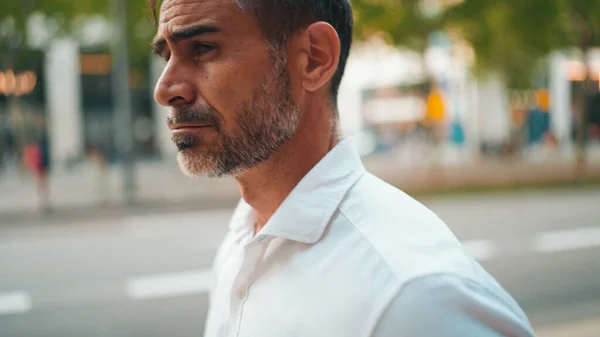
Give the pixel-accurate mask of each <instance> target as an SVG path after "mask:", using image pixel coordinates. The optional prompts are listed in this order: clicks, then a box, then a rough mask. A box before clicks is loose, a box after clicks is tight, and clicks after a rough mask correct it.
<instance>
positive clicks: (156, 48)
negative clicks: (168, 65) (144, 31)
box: [152, 24, 221, 55]
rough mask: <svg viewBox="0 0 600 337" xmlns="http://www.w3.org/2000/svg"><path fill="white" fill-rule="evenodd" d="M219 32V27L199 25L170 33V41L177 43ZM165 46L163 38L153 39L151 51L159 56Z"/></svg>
mask: <svg viewBox="0 0 600 337" xmlns="http://www.w3.org/2000/svg"><path fill="white" fill-rule="evenodd" d="M220 31H221V29H220V28H219V27H216V26H210V25H204V24H200V25H194V26H189V27H185V28H183V29H180V30H177V31H174V32H172V33H171V36H170V39H171V40H172V41H173V42H175V43H178V42H181V41H184V40H188V39H191V38H193V37H196V36H198V35H202V34H210V33H218V32H220ZM166 46H167V40H166V39H165V38H164V37H156V38H154V41H153V42H152V49H153V52H154V54H156V55H161V54H162V53H163V51H164V49H165V48H166Z"/></svg>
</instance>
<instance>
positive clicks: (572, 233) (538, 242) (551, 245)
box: [533, 227, 600, 253]
mask: <svg viewBox="0 0 600 337" xmlns="http://www.w3.org/2000/svg"><path fill="white" fill-rule="evenodd" d="M598 246H600V227H590V228H578V229H569V230H560V231H552V232H544V233H538V234H536V235H535V237H534V239H533V250H534V251H536V252H541V253H554V252H564V251H569V250H578V249H584V248H592V247H598Z"/></svg>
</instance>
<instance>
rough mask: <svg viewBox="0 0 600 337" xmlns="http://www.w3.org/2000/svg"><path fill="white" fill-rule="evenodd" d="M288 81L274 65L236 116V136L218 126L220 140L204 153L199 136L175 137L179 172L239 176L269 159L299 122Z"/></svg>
mask: <svg viewBox="0 0 600 337" xmlns="http://www.w3.org/2000/svg"><path fill="white" fill-rule="evenodd" d="M279 62H281V61H279ZM290 82H291V79H290V76H289V73H288V72H287V70H286V68H285V65H284V64H281V63H280V64H279V65H277V64H276V65H275V66H274V67H273V71H272V73H271V75H270V76H267V77H266V78H265V79H264V80H263V82H262V84H261V86H260V87H259V88H257V89H256V90H255V92H254V94H253V99H252V101H250V102H247V103H246V104H244V107H243V108H242V109H241V111H240V112H239V113H238V114H237V115H236V123H235V124H236V128H235V131H234V132H235V133H233V132H232V133H231V134H226V133H225V132H224V131H222V130H220V128H218V127H217V128H216V130H217V132H218V133H219V136H220V139H219V140H218V141H217V142H218V143H217V144H214V145H213V144H211V145H210V146H209V145H207V149H206V150H201V149H200V148H199V145H201V143H202V141H203V140H202V139H201V137H197V136H194V135H181V136H177V137H174V138H173V141H174V143H175V144H176V146H177V147H178V149H179V153H178V156H177V161H178V163H179V166H180V168H181V170H182V171H183V172H184V173H185V174H186V175H187V176H189V177H193V178H199V177H203V176H206V177H210V178H219V177H224V176H239V175H242V174H243V173H244V172H246V171H247V170H249V169H251V168H253V167H255V166H256V165H258V164H260V163H262V162H264V161H266V160H267V159H269V157H270V156H271V155H272V154H273V153H275V152H276V151H277V150H279V149H280V148H281V146H282V145H284V144H285V143H286V142H287V141H289V140H290V139H291V138H292V137H293V136H294V134H295V133H296V131H297V129H298V124H299V122H300V109H299V107H298V106H297V104H296V103H295V102H294V100H293V98H292V96H291V92H290V84H291V83H290Z"/></svg>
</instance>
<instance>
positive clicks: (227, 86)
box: [198, 57, 270, 129]
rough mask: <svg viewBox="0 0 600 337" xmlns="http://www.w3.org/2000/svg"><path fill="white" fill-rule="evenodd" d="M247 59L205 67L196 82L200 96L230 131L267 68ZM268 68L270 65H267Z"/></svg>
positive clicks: (236, 59)
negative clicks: (219, 115)
mask: <svg viewBox="0 0 600 337" xmlns="http://www.w3.org/2000/svg"><path fill="white" fill-rule="evenodd" d="M261 63H263V62H254V63H253V62H251V61H250V60H248V59H244V58H243V57H241V60H240V58H231V59H228V60H223V61H219V62H214V63H212V64H210V65H207V66H206V67H205V69H204V71H203V72H202V74H201V78H200V79H199V80H198V87H199V88H200V92H201V96H202V98H203V99H204V100H205V101H206V103H208V104H210V105H211V106H213V107H214V108H215V109H216V110H217V111H218V112H219V113H220V114H221V117H222V118H223V119H224V121H225V124H226V125H225V126H224V128H225V129H231V128H232V124H233V125H234V123H233V122H234V121H235V119H236V115H237V114H238V113H239V112H240V111H241V110H242V109H243V108H244V106H247V105H251V103H252V101H253V100H254V99H255V97H254V94H255V92H256V91H257V89H258V88H259V86H260V85H262V82H263V80H264V78H265V77H266V76H267V75H268V74H269V72H270V68H269V67H268V66H265V65H260V64H261ZM268 64H270V63H268Z"/></svg>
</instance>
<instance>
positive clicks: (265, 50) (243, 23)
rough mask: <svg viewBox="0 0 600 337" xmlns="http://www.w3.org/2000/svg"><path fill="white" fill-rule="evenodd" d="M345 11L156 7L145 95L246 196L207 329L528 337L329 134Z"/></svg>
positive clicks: (221, 259)
mask: <svg viewBox="0 0 600 337" xmlns="http://www.w3.org/2000/svg"><path fill="white" fill-rule="evenodd" d="M151 2H152V1H151ZM151 5H152V6H153V8H156V6H158V4H156V3H151ZM352 24H353V21H352V14H351V7H350V4H349V3H348V1H347V0H237V1H236V0H165V1H164V2H163V3H162V5H161V7H160V12H159V13H158V33H157V36H156V38H155V40H154V49H155V52H156V54H158V55H159V56H161V57H162V58H164V59H165V61H166V66H165V69H164V72H163V74H162V76H161V78H160V80H159V82H158V84H157V86H156V92H155V97H156V100H157V101H158V102H159V103H160V104H162V105H165V106H169V107H171V108H172V112H171V114H170V115H169V117H168V124H169V127H170V128H171V129H172V130H173V131H172V139H173V141H174V143H175V145H176V146H177V147H178V149H179V154H178V161H179V164H180V166H181V168H182V170H183V171H184V172H185V173H186V174H187V175H189V176H191V177H200V176H209V177H221V176H233V177H235V179H236V180H237V181H238V183H239V187H240V191H241V194H242V200H241V201H240V203H239V206H238V207H237V209H236V211H235V213H234V215H233V219H232V220H231V224H230V232H229V233H228V235H227V237H226V238H225V241H224V242H223V244H222V246H221V248H220V249H219V251H218V252H217V257H216V259H215V275H216V280H215V281H216V282H215V287H214V289H213V291H212V293H211V308H210V313H209V317H208V320H207V325H206V334H205V336H207V337H217V336H240V337H246V336H247V337H281V336H324V337H325V336H326V337H330V336H345V337H349V336H356V337H359V336H360V337H363V336H365V337H366V336H377V337H382V336H386V337H387V336H412V337H414V336H531V335H532V334H533V333H532V331H531V328H530V326H529V323H528V321H527V318H526V317H525V315H524V314H523V312H522V311H521V309H520V308H519V306H518V305H517V304H516V303H515V302H514V301H513V299H512V298H511V297H510V296H509V295H508V294H506V293H505V292H504V291H503V290H502V288H501V287H500V286H499V285H498V284H497V283H496V282H495V281H494V280H493V279H492V278H491V277H490V276H489V275H488V274H487V273H486V272H485V271H484V270H483V269H482V268H481V267H480V266H479V265H478V264H477V263H476V262H475V261H474V260H473V259H472V258H471V257H469V256H468V255H467V254H466V253H465V252H464V251H463V249H462V248H461V246H460V244H459V242H458V240H457V239H456V238H455V237H454V236H453V235H452V233H451V232H450V231H449V229H448V228H447V227H446V226H445V224H444V223H443V222H442V221H441V220H439V219H438V218H437V217H436V216H435V215H434V214H433V213H432V212H430V211H429V210H427V209H426V208H425V207H424V206H422V205H421V204H419V203H418V202H417V201H415V200H413V199H412V198H410V197H409V196H407V195H406V194H404V193H402V192H401V191H399V190H397V189H395V188H394V187H392V186H389V185H387V184H386V183H384V182H383V181H381V180H378V179H377V178H376V177H374V176H373V175H371V174H369V173H366V172H365V169H364V167H363V166H362V164H361V161H360V157H359V155H358V153H357V151H356V149H355V148H354V146H353V145H352V143H351V142H350V141H349V140H343V141H340V140H339V139H338V135H337V133H336V127H337V125H336V124H337V118H338V117H337V109H336V99H337V91H338V87H339V84H340V81H341V78H342V76H343V73H344V67H345V63H346V59H347V57H348V53H349V49H350V44H351V36H352Z"/></svg>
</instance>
